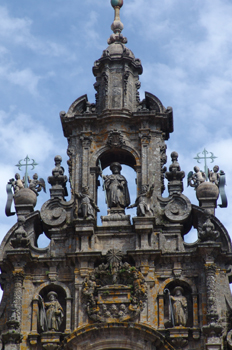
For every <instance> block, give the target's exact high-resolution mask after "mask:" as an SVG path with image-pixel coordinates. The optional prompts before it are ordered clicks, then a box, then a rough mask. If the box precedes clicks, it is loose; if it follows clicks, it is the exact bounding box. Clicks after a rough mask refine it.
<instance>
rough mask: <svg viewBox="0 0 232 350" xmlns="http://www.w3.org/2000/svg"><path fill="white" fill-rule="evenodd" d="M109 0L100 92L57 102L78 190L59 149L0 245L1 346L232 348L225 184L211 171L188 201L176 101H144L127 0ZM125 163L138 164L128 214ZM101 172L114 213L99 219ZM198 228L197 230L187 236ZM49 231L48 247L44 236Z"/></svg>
mask: <svg viewBox="0 0 232 350" xmlns="http://www.w3.org/2000/svg"><path fill="white" fill-rule="evenodd" d="M111 2H112V6H113V7H114V10H115V20H114V22H113V24H112V30H113V34H112V35H111V37H110V39H109V40H108V44H109V46H108V48H107V49H106V50H104V52H103V54H102V56H101V58H100V59H99V60H97V61H96V62H95V63H94V67H93V73H94V76H95V77H96V83H95V84H94V88H95V89H96V103H92V104H91V103H89V102H88V98H87V95H83V96H81V97H80V98H78V99H77V100H76V101H74V102H73V104H72V105H71V106H70V108H69V110H68V112H67V113H65V112H61V113H60V118H61V123H62V126H63V131H64V136H65V137H66V138H67V141H68V150H67V154H68V156H69V160H68V171H69V183H70V189H71V199H70V200H69V201H66V200H65V197H66V196H67V187H68V186H67V181H68V177H67V176H66V175H65V174H64V168H63V167H62V165H61V164H62V159H61V157H60V156H56V157H55V168H54V169H53V170H52V171H51V174H52V175H51V176H49V178H48V183H49V184H50V185H51V188H50V199H49V200H48V201H47V202H45V203H44V205H43V206H42V208H41V211H34V206H35V198H34V197H35V194H33V193H34V192H33V191H32V189H30V188H29V189H24V188H22V189H19V190H18V191H17V196H15V198H14V200H15V210H16V214H17V218H18V221H17V223H16V224H15V225H14V226H13V227H12V228H11V230H10V231H9V232H8V233H7V234H6V236H5V238H4V240H3V242H2V244H1V247H0V268H1V271H2V273H1V275H0V283H1V287H2V289H3V298H2V302H1V305H0V332H1V342H2V349H4V350H12V349H13V350H14V349H17V350H22V349H24V350H27V349H38V350H42V349H45V350H61V349H63V350H71V349H76V350H82V349H85V350H92V349H99V350H102V349H119V348H120V349H127V350H132V349H133V350H155V349H157V350H164V349H166V350H167V349H170V350H171V349H186V350H187V349H199V348H201V349H210V350H211V349H214V350H217V349H218V350H221V349H227V348H232V338H231V334H232V321H231V320H232V297H231V292H230V288H229V282H232V273H231V265H232V260H231V257H232V252H231V241H230V237H229V235H228V232H227V231H226V229H225V227H224V226H223V225H222V223H221V222H220V221H219V220H218V219H217V218H216V217H215V207H216V206H217V197H218V188H217V186H216V184H215V183H213V182H210V183H206V182H203V183H202V184H200V185H199V186H198V187H197V197H198V199H199V206H196V205H192V204H191V203H190V201H189V199H188V198H187V197H186V196H184V195H183V193H182V192H183V178H184V177H185V173H184V171H183V170H181V167H180V164H179V162H178V154H177V153H176V152H172V154H171V159H172V161H171V164H170V166H169V171H167V168H166V167H165V164H166V162H167V156H166V148H167V147H166V144H165V141H166V140H168V138H169V134H170V133H172V132H173V114H172V108H171V107H168V108H165V107H164V106H163V105H162V103H161V102H160V100H159V99H158V98H157V97H156V96H154V95H152V94H151V93H148V92H146V93H145V99H144V100H142V101H140V98H139V93H138V89H139V87H140V82H139V75H140V74H142V65H141V62H140V60H139V59H136V58H135V56H134V54H133V53H132V52H131V50H129V49H128V48H127V47H126V46H125V44H126V42H127V40H126V38H125V37H124V36H123V35H122V33H121V32H122V28H123V25H122V23H121V21H120V15H119V14H120V8H121V6H122V4H123V1H122V0H112V1H111ZM121 164H126V165H128V166H130V167H132V168H133V169H134V170H135V173H136V183H137V199H136V201H135V203H134V204H132V205H131V206H130V207H137V216H136V217H134V218H133V220H132V221H131V220H130V216H129V215H126V214H125V208H126V207H128V206H129V205H130V199H129V193H128V189H127V182H128V181H130V179H125V177H124V176H123V175H122V174H121ZM108 166H110V168H111V170H112V174H111V175H107V176H103V175H102V169H105V168H106V167H108ZM100 176H101V177H102V178H103V180H104V183H105V190H106V197H107V204H108V215H106V216H102V218H101V219H102V225H99V226H98V225H97V220H96V213H97V212H98V211H99V208H98V205H97V204H98V201H99V198H97V188H98V185H99V177H100ZM165 178H166V179H167V180H168V192H169V196H168V197H167V198H164V197H162V193H163V190H164V180H165ZM28 191H29V192H28ZM103 195H104V194H103ZM16 197H17V198H16ZM191 229H195V230H197V232H198V240H197V241H196V242H195V243H192V244H188V243H185V242H184V235H186V234H187V233H188V232H189V231H190V230H191ZM42 233H45V234H46V236H47V237H48V238H49V239H50V244H49V246H48V247H47V248H38V247H37V239H38V237H39V236H40V235H41V234H42Z"/></svg>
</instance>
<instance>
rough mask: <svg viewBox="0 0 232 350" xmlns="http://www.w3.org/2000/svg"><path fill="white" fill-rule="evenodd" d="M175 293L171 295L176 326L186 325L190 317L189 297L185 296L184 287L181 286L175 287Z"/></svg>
mask: <svg viewBox="0 0 232 350" xmlns="http://www.w3.org/2000/svg"><path fill="white" fill-rule="evenodd" d="M174 293H175V294H174V296H171V301H172V309H173V316H174V323H175V325H174V326H183V327H185V326H186V323H187V318H188V310H187V299H186V298H185V297H184V296H183V294H182V293H183V288H182V287H180V286H178V287H176V288H174Z"/></svg>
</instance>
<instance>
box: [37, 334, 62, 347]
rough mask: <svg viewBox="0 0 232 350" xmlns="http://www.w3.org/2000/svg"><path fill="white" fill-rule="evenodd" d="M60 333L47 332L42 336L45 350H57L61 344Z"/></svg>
mask: <svg viewBox="0 0 232 350" xmlns="http://www.w3.org/2000/svg"><path fill="white" fill-rule="evenodd" d="M60 336H61V333H59V332H45V333H43V334H42V335H41V344H42V346H43V349H45V350H55V349H57V347H58V345H59V344H60Z"/></svg>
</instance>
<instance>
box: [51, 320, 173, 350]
mask: <svg viewBox="0 0 232 350" xmlns="http://www.w3.org/2000/svg"><path fill="white" fill-rule="evenodd" d="M58 349H59V350H61V349H63V350H110V349H112V350H113V349H122V350H155V349H157V350H174V348H173V346H172V345H171V344H170V343H168V342H167V340H166V339H165V338H164V337H163V335H162V334H161V333H159V332H157V331H156V330H154V329H152V328H150V327H148V326H145V325H141V324H138V323H104V324H96V323H95V324H92V325H88V326H85V327H83V328H79V329H76V330H75V331H74V332H72V333H71V334H70V335H69V336H68V337H67V338H66V339H65V341H64V342H63V344H62V345H61V346H60V347H59V348H58Z"/></svg>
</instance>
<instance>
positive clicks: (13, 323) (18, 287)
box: [2, 269, 24, 350]
mask: <svg viewBox="0 0 232 350" xmlns="http://www.w3.org/2000/svg"><path fill="white" fill-rule="evenodd" d="M23 279H24V272H23V270H21V269H20V270H15V271H13V283H14V289H13V302H12V307H11V315H10V317H9V320H8V321H7V328H8V331H7V332H5V333H3V334H2V342H3V343H4V349H5V350H18V349H19V348H20V345H19V344H20V343H21V341H22V337H23V336H22V334H21V333H20V324H21V318H22V295H23Z"/></svg>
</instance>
